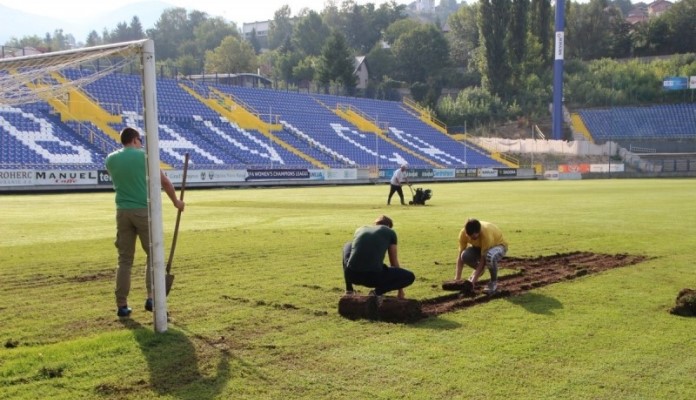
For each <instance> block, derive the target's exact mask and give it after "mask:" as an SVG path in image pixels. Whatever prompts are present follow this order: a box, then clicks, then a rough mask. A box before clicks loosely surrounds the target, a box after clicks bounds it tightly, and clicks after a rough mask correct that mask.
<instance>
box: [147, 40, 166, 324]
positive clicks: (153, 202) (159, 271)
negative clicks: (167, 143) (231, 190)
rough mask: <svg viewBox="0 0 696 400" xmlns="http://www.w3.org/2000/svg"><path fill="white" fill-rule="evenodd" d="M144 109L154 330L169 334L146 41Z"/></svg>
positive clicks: (153, 93)
mask: <svg viewBox="0 0 696 400" xmlns="http://www.w3.org/2000/svg"><path fill="white" fill-rule="evenodd" d="M142 68H143V108H144V114H145V135H146V136H145V138H146V148H145V150H146V152H147V171H148V183H149V187H148V189H149V202H148V208H149V213H150V261H151V262H152V278H153V279H152V286H153V295H154V300H155V304H154V313H153V318H154V323H155V331H157V332H166V331H167V290H166V283H165V273H166V270H165V265H164V228H163V225H162V181H161V180H160V158H159V131H158V126H157V90H156V75H155V43H154V42H153V41H152V40H146V41H145V43H144V44H143V47H142Z"/></svg>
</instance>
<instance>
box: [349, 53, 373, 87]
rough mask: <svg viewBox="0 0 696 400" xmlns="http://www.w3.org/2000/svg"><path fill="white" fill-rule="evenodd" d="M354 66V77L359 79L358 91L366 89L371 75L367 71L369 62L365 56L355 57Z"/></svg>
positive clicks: (357, 83)
mask: <svg viewBox="0 0 696 400" xmlns="http://www.w3.org/2000/svg"><path fill="white" fill-rule="evenodd" d="M353 64H354V65H355V69H354V70H353V75H355V77H356V78H357V79H356V86H355V87H356V88H358V89H366V88H367V80H368V79H369V78H370V74H369V72H368V69H367V60H366V59H365V56H360V57H355V60H354V62H353Z"/></svg>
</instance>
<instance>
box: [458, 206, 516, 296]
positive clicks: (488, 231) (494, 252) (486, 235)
mask: <svg viewBox="0 0 696 400" xmlns="http://www.w3.org/2000/svg"><path fill="white" fill-rule="evenodd" d="M507 250H508V244H507V242H506V241H505V238H503V232H502V231H501V230H500V228H498V227H497V226H495V225H493V224H492V223H490V222H486V221H479V220H477V219H473V218H471V219H469V220H468V221H466V224H465V225H464V229H462V230H461V231H460V232H459V255H458V256H457V270H456V272H455V275H454V280H455V281H459V280H461V279H462V269H463V268H464V264H466V265H468V266H470V267H471V268H474V272H473V273H472V274H471V276H470V277H469V282H471V284H472V286H473V287H474V288H476V282H477V281H478V279H479V278H480V277H481V275H482V274H483V270H484V268H486V267H488V272H490V274H491V279H490V281H489V282H488V287H487V288H486V289H484V291H485V292H487V293H488V294H489V295H493V294H495V292H496V290H497V289H498V263H499V262H500V260H502V258H503V257H504V256H505V254H506V253H507Z"/></svg>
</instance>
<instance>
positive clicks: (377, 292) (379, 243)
mask: <svg viewBox="0 0 696 400" xmlns="http://www.w3.org/2000/svg"><path fill="white" fill-rule="evenodd" d="M393 227H394V223H393V222H392V220H391V218H389V217H387V216H386V215H381V216H379V217H377V219H376V220H375V223H374V225H367V226H363V227H360V228H358V229H356V230H355V234H354V236H353V241H352V242H348V243H346V244H345V245H344V246H343V275H344V278H345V282H346V294H353V284H357V285H362V286H366V287H370V288H374V290H372V291H370V295H372V296H381V295H383V294H384V293H387V292H390V291H392V290H398V294H397V297H398V298H400V299H403V298H404V297H405V295H404V288H405V287H406V286H409V285H411V284H412V283H413V281H414V280H415V279H416V276H415V275H414V274H413V272H411V271H409V270H407V269H404V268H401V267H400V265H399V258H398V256H397V247H396V241H397V238H396V232H395V231H394V229H392V228H393ZM385 254H388V255H389V264H390V266H387V265H386V264H384V256H385Z"/></svg>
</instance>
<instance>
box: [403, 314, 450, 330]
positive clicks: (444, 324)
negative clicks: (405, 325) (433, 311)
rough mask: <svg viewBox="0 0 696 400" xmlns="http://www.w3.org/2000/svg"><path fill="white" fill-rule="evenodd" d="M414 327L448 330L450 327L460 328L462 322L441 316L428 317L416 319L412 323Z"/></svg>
mask: <svg viewBox="0 0 696 400" xmlns="http://www.w3.org/2000/svg"><path fill="white" fill-rule="evenodd" d="M412 326H413V327H415V328H420V329H432V330H436V331H448V330H451V329H457V328H461V326H462V324H460V323H459V322H455V321H451V320H449V319H446V318H442V317H441V316H437V317H428V318H425V319H422V320H420V321H418V322H417V323H415V324H413V325H412Z"/></svg>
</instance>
